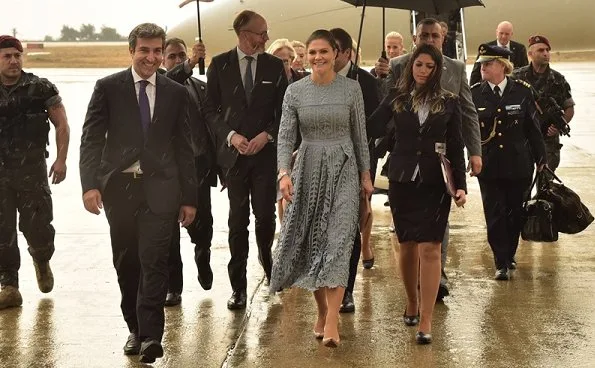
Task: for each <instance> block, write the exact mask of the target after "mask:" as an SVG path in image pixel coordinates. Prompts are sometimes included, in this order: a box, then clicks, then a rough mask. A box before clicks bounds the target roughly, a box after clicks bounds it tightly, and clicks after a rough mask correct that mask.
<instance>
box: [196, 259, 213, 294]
mask: <svg viewBox="0 0 595 368" xmlns="http://www.w3.org/2000/svg"><path fill="white" fill-rule="evenodd" d="M199 263H200V265H198V264H197V267H198V283H199V284H200V286H202V288H203V289H204V290H211V287H213V270H211V265H210V264H209V262H208V261H205V262H199Z"/></svg>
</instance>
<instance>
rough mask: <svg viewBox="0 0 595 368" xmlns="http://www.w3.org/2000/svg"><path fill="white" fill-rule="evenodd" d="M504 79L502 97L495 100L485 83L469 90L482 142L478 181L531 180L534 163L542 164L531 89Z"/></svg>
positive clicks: (542, 148)
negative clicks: (481, 160)
mask: <svg viewBox="0 0 595 368" xmlns="http://www.w3.org/2000/svg"><path fill="white" fill-rule="evenodd" d="M507 78H508V82H507V84H506V88H505V89H504V93H503V94H502V98H498V97H496V95H495V94H494V92H493V91H492V89H491V87H490V85H489V84H488V82H482V83H481V84H476V85H475V86H473V88H471V94H472V96H473V102H474V103H475V106H476V107H477V113H478V115H479V121H480V127H481V138H482V142H483V143H482V147H481V148H482V149H483V169H482V170H481V173H480V174H479V177H480V178H487V179H524V178H530V177H531V176H532V175H533V167H534V164H536V163H537V164H539V163H542V162H545V145H544V143H543V136H542V134H541V131H540V121H539V118H538V116H539V114H537V112H536V111H535V100H534V99H533V94H532V93H531V89H530V87H529V86H528V85H527V84H526V82H522V81H516V80H514V79H512V78H509V77H507ZM492 131H493V136H492V137H491V138H490V133H491V132H492Z"/></svg>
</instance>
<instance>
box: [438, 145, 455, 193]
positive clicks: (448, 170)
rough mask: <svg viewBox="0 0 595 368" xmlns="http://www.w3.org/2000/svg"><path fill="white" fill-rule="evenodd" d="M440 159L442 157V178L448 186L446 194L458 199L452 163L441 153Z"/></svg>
mask: <svg viewBox="0 0 595 368" xmlns="http://www.w3.org/2000/svg"><path fill="white" fill-rule="evenodd" d="M438 157H440V167H441V168H442V178H443V179H444V185H445V186H446V193H448V195H450V196H451V197H453V198H455V199H456V197H457V189H456V188H455V179H454V175H453V173H452V166H451V165H450V161H449V160H448V158H446V155H445V154H443V153H439V154H438Z"/></svg>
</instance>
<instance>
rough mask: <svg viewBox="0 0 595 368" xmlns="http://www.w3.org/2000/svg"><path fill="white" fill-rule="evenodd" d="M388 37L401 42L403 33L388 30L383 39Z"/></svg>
mask: <svg viewBox="0 0 595 368" xmlns="http://www.w3.org/2000/svg"><path fill="white" fill-rule="evenodd" d="M389 38H396V39H399V40H401V42H403V35H402V34H400V33H399V32H394V31H393V32H389V33H387V34H386V37H384V39H385V40H388V39H389Z"/></svg>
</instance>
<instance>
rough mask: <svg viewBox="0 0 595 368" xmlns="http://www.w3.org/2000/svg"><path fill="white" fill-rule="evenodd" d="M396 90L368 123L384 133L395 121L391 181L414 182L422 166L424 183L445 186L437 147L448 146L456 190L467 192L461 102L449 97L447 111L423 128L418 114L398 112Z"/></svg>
mask: <svg viewBox="0 0 595 368" xmlns="http://www.w3.org/2000/svg"><path fill="white" fill-rule="evenodd" d="M395 96H396V89H394V88H393V89H391V92H390V93H389V94H388V96H387V97H386V98H385V99H384V100H383V101H382V103H381V104H380V106H379V107H378V109H376V111H375V112H374V113H373V114H372V116H371V117H370V119H369V120H368V125H369V127H370V129H372V130H374V131H375V132H384V131H385V130H386V124H387V123H388V122H389V121H390V120H391V119H392V118H394V122H395V133H394V134H395V136H394V138H395V144H394V146H393V149H392V152H391V153H390V164H389V171H388V179H389V181H394V182H400V183H406V182H410V181H411V179H412V178H413V173H414V172H415V168H416V167H417V165H419V177H420V181H421V182H423V183H430V184H439V183H443V182H444V178H443V175H442V168H441V166H440V158H439V156H438V153H437V151H436V145H437V144H445V145H446V157H447V158H448V159H449V161H450V162H451V167H452V170H453V176H454V182H455V187H456V189H463V190H465V191H466V190H467V184H466V180H465V159H464V151H463V149H464V143H463V136H462V133H461V105H460V104H459V101H458V98H457V97H456V96H453V95H448V96H445V97H443V98H444V111H443V112H442V113H439V114H432V113H430V114H429V115H428V117H427V119H426V121H425V123H424V124H423V125H422V126H420V125H419V118H418V116H417V113H416V112H413V111H412V109H411V106H408V107H407V108H406V109H405V110H404V111H402V112H396V111H394V107H393V104H394V99H395Z"/></svg>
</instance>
